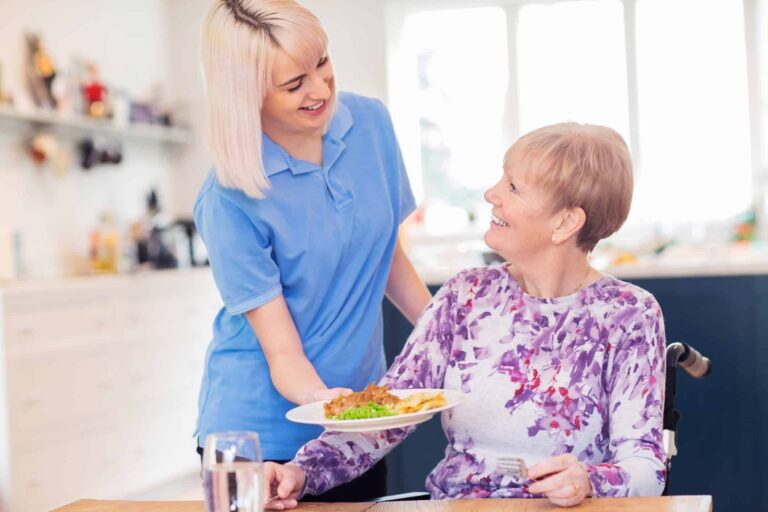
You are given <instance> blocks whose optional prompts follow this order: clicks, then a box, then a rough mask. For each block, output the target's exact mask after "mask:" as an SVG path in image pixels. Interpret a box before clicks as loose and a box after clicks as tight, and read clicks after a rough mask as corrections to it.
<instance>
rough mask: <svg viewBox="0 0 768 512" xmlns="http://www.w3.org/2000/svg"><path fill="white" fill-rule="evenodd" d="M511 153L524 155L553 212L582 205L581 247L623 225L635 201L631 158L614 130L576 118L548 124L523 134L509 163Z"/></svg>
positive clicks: (531, 174)
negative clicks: (583, 217)
mask: <svg viewBox="0 0 768 512" xmlns="http://www.w3.org/2000/svg"><path fill="white" fill-rule="evenodd" d="M513 152H515V153H517V152H519V153H518V154H519V155H521V156H522V157H524V159H525V162H526V168H527V169H529V170H530V178H531V180H532V181H533V182H534V183H536V184H537V185H539V186H542V187H543V188H544V189H545V190H546V191H547V193H548V194H549V195H550V197H551V199H552V211H555V212H556V211H560V210H562V209H564V208H581V209H583V210H584V212H585V213H586V221H585V223H584V226H582V228H581V230H580V231H579V233H578V236H577V239H576V242H577V245H578V246H579V248H581V249H582V250H584V251H586V252H589V251H591V250H592V249H594V248H595V245H597V243H598V242H599V241H600V240H602V239H603V238H606V237H608V236H610V235H612V234H613V233H615V232H616V231H618V230H619V228H620V227H621V226H622V224H624V221H625V220H626V219H627V215H629V208H630V206H631V204H632V191H633V188H634V185H633V178H632V160H631V158H630V155H629V149H628V148H627V144H626V143H625V142H624V139H623V138H622V137H621V135H619V134H618V132H616V131H615V130H613V129H611V128H608V127H605V126H596V125H589V124H577V123H561V124H555V125H551V126H545V127H543V128H539V129H537V130H534V131H532V132H530V133H527V134H525V135H523V136H522V137H520V139H518V140H517V141H516V142H515V143H514V144H513V145H512V147H511V148H510V149H509V151H508V152H507V155H506V156H505V158H504V164H505V166H506V165H507V163H508V162H509V159H510V156H511V154H512V153H513ZM526 176H528V175H526Z"/></svg>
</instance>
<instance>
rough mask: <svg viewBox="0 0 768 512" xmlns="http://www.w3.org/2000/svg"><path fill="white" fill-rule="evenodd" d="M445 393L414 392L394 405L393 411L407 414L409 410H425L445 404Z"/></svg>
mask: <svg viewBox="0 0 768 512" xmlns="http://www.w3.org/2000/svg"><path fill="white" fill-rule="evenodd" d="M446 403H447V402H446V400H445V395H443V393H442V391H441V392H439V393H414V394H412V395H411V396H409V397H408V398H403V399H402V400H400V401H399V402H398V403H396V404H395V405H394V409H395V412H397V413H398V414H407V413H409V412H419V411H426V410H427V409H435V408H437V407H442V406H444V405H445V404H446Z"/></svg>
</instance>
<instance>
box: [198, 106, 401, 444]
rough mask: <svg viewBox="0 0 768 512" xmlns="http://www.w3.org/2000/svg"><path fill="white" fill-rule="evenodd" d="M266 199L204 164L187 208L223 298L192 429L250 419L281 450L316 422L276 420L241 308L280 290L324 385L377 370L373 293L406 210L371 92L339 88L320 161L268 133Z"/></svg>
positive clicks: (275, 399) (355, 380) (275, 400)
mask: <svg viewBox="0 0 768 512" xmlns="http://www.w3.org/2000/svg"><path fill="white" fill-rule="evenodd" d="M263 160H264V167H265V171H266V174H267V175H268V176H269V180H270V182H271V184H272V188H271V189H269V190H267V191H266V198H265V199H252V198H249V197H248V196H246V195H245V194H244V193H243V192H241V191H238V190H233V189H229V188H224V187H222V186H221V185H220V184H219V183H218V181H217V179H216V176H215V173H213V172H212V173H211V174H210V175H209V176H208V178H207V179H206V181H205V183H204V184H203V187H202V190H201V191H200V194H199V196H198V198H197V202H196V203H195V207H194V218H195V224H196V225H197V229H198V230H199V232H200V235H201V236H202V238H203V240H204V242H205V245H206V247H207V249H208V254H209V259H210V262H211V267H212V269H213V275H214V278H215V280H216V285H217V286H218V289H219V292H220V293H221V297H222V299H223V302H224V307H223V308H222V309H221V311H220V312H219V314H218V315H217V316H216V319H215V321H214V324H213V340H212V341H211V344H210V346H209V348H208V352H207V355H206V365H205V373H204V375H203V382H202V388H201V391H200V402H199V417H198V434H199V442H200V444H201V445H202V444H203V442H204V439H205V436H206V435H207V434H209V433H210V432H221V431H226V430H253V431H256V432H258V433H259V436H260V438H261V446H262V451H263V454H264V458H265V459H290V458H292V457H293V456H294V454H295V453H296V451H297V450H298V448H299V447H300V446H301V445H302V444H304V443H305V442H307V441H308V440H310V439H312V438H314V437H316V436H317V435H318V434H319V433H320V432H321V429H320V428H317V427H313V426H307V425H299V424H295V423H292V422H289V421H288V420H286V419H285V413H286V412H287V411H288V410H289V409H291V408H293V407H295V404H293V403H291V402H289V401H288V400H286V399H285V398H283V397H282V396H281V395H280V394H279V393H278V392H277V390H276V389H275V388H274V386H273V385H272V382H271V380H270V375H269V368H268V366H267V362H266V359H265V357H264V353H263V352H262V350H261V347H260V345H259V342H258V340H257V339H256V336H255V334H254V332H253V329H251V327H250V325H249V324H248V321H247V319H246V317H245V315H244V313H246V312H248V311H250V310H252V309H255V308H257V307H259V306H261V305H263V304H265V303H267V302H269V301H271V300H273V299H274V298H275V297H277V296H279V295H280V294H283V295H284V296H285V299H286V302H287V304H288V308H289V310H290V312H291V315H292V316H293V320H294V322H295V323H296V327H297V328H298V331H299V334H300V336H301V339H302V342H303V345H304V352H305V353H306V355H307V357H308V358H309V360H310V361H311V362H312V364H313V365H314V367H315V368H316V369H317V372H318V373H319V375H320V377H321V378H322V379H323V381H324V382H325V383H326V384H327V385H328V386H329V387H336V386H343V387H348V388H352V389H354V390H359V389H362V388H363V387H364V386H365V385H366V384H368V383H369V382H372V381H378V380H379V378H380V377H381V376H382V375H383V372H384V366H385V359H384V350H383V339H382V338H383V336H382V315H381V303H382V299H383V296H384V289H385V285H386V282H387V275H388V274H389V269H390V265H391V262H392V253H393V250H394V245H395V241H396V239H397V230H398V226H399V224H400V222H401V221H402V220H403V219H404V218H405V217H406V216H407V215H408V214H409V213H410V212H411V211H413V209H414V207H415V205H414V199H413V195H412V193H411V190H410V186H409V183H408V179H407V176H406V173H405V168H404V165H403V161H402V158H401V155H400V150H399V147H398V144H397V141H396V139H395V133H394V129H393V127H392V121H391V119H390V117H389V114H388V112H387V110H386V108H385V107H384V105H383V104H382V103H381V102H379V101H378V100H373V99H369V98H364V97H361V96H357V95H353V94H349V93H342V94H339V103H338V109H337V111H336V113H335V114H334V116H333V117H332V119H331V121H330V124H329V128H328V130H327V133H326V135H325V136H324V137H323V165H317V164H314V163H310V162H306V161H302V160H296V159H294V158H292V157H291V156H290V155H289V154H288V153H287V152H286V151H285V150H283V149H282V148H281V147H280V146H278V145H277V144H276V143H275V142H274V141H272V140H271V139H270V138H269V137H267V136H266V135H264V136H263Z"/></svg>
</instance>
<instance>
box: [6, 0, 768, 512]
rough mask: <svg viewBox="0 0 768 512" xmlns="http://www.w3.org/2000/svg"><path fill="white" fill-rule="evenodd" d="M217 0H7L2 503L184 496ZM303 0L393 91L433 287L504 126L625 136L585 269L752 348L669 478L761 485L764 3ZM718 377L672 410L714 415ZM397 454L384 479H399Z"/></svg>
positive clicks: (190, 467)
mask: <svg viewBox="0 0 768 512" xmlns="http://www.w3.org/2000/svg"><path fill="white" fill-rule="evenodd" d="M210 1H211V0H130V1H127V0H63V1H62V0H58V1H53V0H23V1H22V0H0V510H2V511H11V510H12V511H14V512H26V511H33V510H34V511H38V510H47V509H50V508H52V507H55V506H59V505H63V504H65V503H67V502H70V501H73V500H75V499H78V498H83V497H90V498H163V499H172V498H180V497H187V498H191V499H199V498H200V497H201V495H200V492H199V482H198V480H197V478H198V477H197V471H198V469H199V460H198V458H197V456H196V454H195V453H194V443H195V441H194V439H193V438H192V431H193V428H194V421H195V415H196V400H197V391H198V386H199V380H200V376H201V373H202V364H203V357H204V353H205V349H206V344H207V342H208V338H209V335H210V323H211V321H212V320H213V316H214V314H215V312H216V311H217V308H219V307H220V299H219V297H218V295H217V292H216V290H215V288H214V285H213V281H212V278H211V276H210V273H209V270H208V268H207V267H206V266H205V265H206V254H205V247H204V246H203V245H202V243H201V242H200V240H199V237H197V235H196V233H195V231H194V226H193V225H192V224H191V221H190V217H191V208H192V205H193V201H194V199H195V196H196V193H197V190H198V187H199V186H200V184H201V182H202V180H203V178H204V176H205V175H206V173H207V172H208V171H209V169H210V167H211V164H212V159H211V156H210V154H209V152H208V151H207V150H206V147H205V141H204V121H205V112H204V97H203V91H202V83H201V79H200V65H199V62H198V46H199V27H200V24H201V21H202V19H203V17H204V15H205V13H206V11H207V9H208V6H209V5H210ZM303 3H304V4H305V5H306V6H307V7H308V8H310V9H311V10H313V11H314V12H315V13H316V14H317V15H318V16H319V17H320V18H321V20H322V21H323V23H324V25H325V27H326V29H327V31H328V33H329V37H330V41H331V56H332V58H333V62H334V65H335V69H336V74H337V83H338V84H339V88H340V89H342V90H351V91H354V92H357V93H360V94H364V95H369V96H374V97H377V98H381V99H382V100H384V101H385V102H386V104H387V105H388V107H389V108H390V110H391V112H392V116H393V119H394V121H395V125H396V128H397V131H398V135H399V139H400V144H401V146H402V150H403V154H404V157H405V160H406V164H407V167H408V172H409V175H410V179H411V184H412V187H413V189H414V192H415V194H416V196H417V199H418V201H419V210H418V211H417V213H416V214H415V215H413V216H412V218H410V219H409V220H408V223H407V226H405V227H404V231H403V234H404V236H405V237H406V239H407V248H408V251H409V253H410V254H411V257H412V259H413V260H414V262H415V263H416V265H417V267H418V269H419V271H420V273H421V274H422V276H423V277H424V279H425V280H426V281H427V282H428V283H429V284H430V285H432V286H433V287H435V286H439V284H440V283H442V282H444V281H445V279H447V278H448V277H450V276H451V275H452V274H453V273H455V272H456V271H458V270H459V269H461V268H464V267H467V266H471V265H478V264H482V263H483V262H489V261H493V259H494V255H493V254H489V253H487V252H485V251H486V248H485V247H484V245H483V243H482V233H483V232H484V231H485V229H486V228H487V226H488V222H489V218H490V209H489V207H488V206H487V205H486V204H484V202H483V200H482V192H483V190H485V189H486V188H487V187H488V186H490V185H492V184H493V183H494V182H495V181H496V180H497V179H498V176H499V174H500V169H501V159H502V156H503V154H504V151H505V149H506V147H507V146H508V145H509V144H510V143H511V142H513V141H514V140H515V139H516V138H517V137H518V136H519V135H521V134H523V133H525V132H527V131H529V130H531V129H533V128H536V127H539V126H542V125H545V124H550V123H554V122H559V121H563V120H574V121H579V122H590V123H598V124H606V125H609V126H612V127H614V128H615V129H616V130H618V131H619V132H620V133H621V134H622V135H623V136H624V138H625V139H626V140H627V142H628V144H629V145H630V148H631V150H632V154H633V158H634V162H635V170H636V193H635V198H634V204H633V208H632V212H631V214H630V219H629V221H628V222H627V224H626V226H625V227H624V228H623V230H622V232H621V233H619V234H617V235H616V236H614V237H612V238H611V239H610V240H607V241H606V242H604V243H602V244H601V245H600V246H598V248H597V250H596V251H595V253H594V255H593V263H594V265H595V266H597V267H598V268H600V269H603V270H606V271H608V272H612V273H615V274H616V275H617V276H619V277H622V278H625V279H628V280H636V281H637V282H638V283H640V284H641V285H644V286H646V287H648V289H650V290H651V291H652V292H654V293H655V294H656V295H657V297H658V298H659V300H660V302H661V304H662V307H663V308H664V309H665V316H666V317H667V324H668V333H673V334H675V335H676V336H678V337H682V338H686V341H689V342H691V343H694V344H696V343H703V344H704V346H705V348H706V349H708V350H710V352H712V351H714V350H716V347H718V346H719V345H718V344H722V343H723V342H728V343H733V344H735V346H734V345H733V344H732V345H730V346H729V347H730V348H727V347H720V348H719V350H726V351H727V352H728V353H730V354H737V353H738V351H739V350H742V354H744V355H743V356H742V357H743V358H744V359H745V360H747V362H744V361H743V360H741V359H738V360H734V361H733V364H731V363H729V362H728V360H727V359H726V360H724V362H723V363H722V366H721V367H719V368H722V370H723V372H724V373H723V374H722V375H725V376H727V377H728V379H730V377H731V376H732V377H733V379H730V380H729V382H730V384H731V385H741V384H743V385H744V387H751V388H753V389H755V393H754V394H750V398H749V400H751V402H739V401H738V400H731V401H730V402H728V405H725V406H724V407H726V409H727V410H724V411H723V415H724V417H725V416H727V415H728V414H731V415H732V417H733V419H734V421H737V420H738V421H739V422H740V425H741V428H742V434H743V436H746V437H744V438H743V439H745V440H744V441H743V442H742V444H740V445H738V446H736V447H734V446H727V445H726V443H722V444H723V446H722V447H721V448H719V449H713V451H711V453H712V454H715V455H717V456H718V457H719V459H718V460H719V461H720V466H718V467H717V468H715V469H711V470H709V471H708V472H707V473H706V476H700V475H696V474H694V475H693V476H690V477H689V483H687V482H686V480H685V478H684V477H679V478H682V482H681V484H680V485H681V486H682V487H680V488H679V489H680V490H681V491H686V492H689V493H699V494H712V493H715V495H716V501H717V500H718V496H719V497H720V501H719V502H718V509H719V510H724V509H723V508H720V505H721V504H723V502H724V501H725V502H729V501H730V502H731V503H737V504H740V505H748V506H750V505H751V506H752V507H751V508H753V509H758V508H760V507H759V506H758V505H759V504H761V503H762V504H764V505H765V506H766V507H768V494H766V491H764V490H761V487H760V486H759V485H758V484H759V482H760V481H761V480H762V481H763V482H765V481H766V480H768V473H767V472H766V470H765V469H762V467H761V465H760V464H759V463H758V461H759V460H760V457H762V460H765V458H766V457H768V447H766V441H765V439H762V436H761V435H760V432H766V431H768V401H767V400H766V399H765V398H764V397H765V396H768V395H766V394H765V393H762V397H763V398H760V396H761V393H760V392H761V391H768V389H766V388H768V385H767V384H765V383H764V380H765V379H759V377H758V375H759V371H760V366H759V365H760V363H761V362H762V363H767V364H768V349H766V348H765V347H764V346H762V344H761V343H760V341H762V340H763V339H765V338H764V337H763V336H762V335H763V334H765V332H766V331H768V318H766V319H765V322H763V320H762V319H763V316H766V317H768V314H766V311H768V309H766V307H768V245H766V241H767V240H768V0H551V1H550V0H487V1H486V0H476V1H473V0H306V1H304V2H303ZM433 289H434V288H433ZM702 290H703V291H702ZM712 290H718V291H719V292H722V294H721V295H718V296H717V297H715V298H714V299H713V301H714V302H711V303H707V304H708V305H702V306H701V307H700V308H698V309H697V308H690V307H689V308H688V309H685V308H683V309H675V308H676V307H677V305H679V304H688V305H690V304H691V300H690V299H691V298H696V299H697V300H698V299H699V298H701V297H704V299H702V300H705V299H706V297H707V296H708V295H707V293H710V294H711V293H712ZM729 293H731V295H728V294H729ZM667 297H669V298H668V299H667ZM665 301H666V302H665ZM724 304H725V305H727V306H728V307H729V308H730V309H728V310H727V311H726V312H723V305H724ZM387 308H389V306H387ZM386 314H387V316H388V318H389V317H391V316H392V315H393V313H392V311H391V308H389V309H387V311H386ZM729 315H730V316H729ZM740 315H741V316H740ZM393 318H394V317H393ZM400 320H401V319H397V320H393V322H395V323H397V322H399V321H400ZM745 323H746V324H747V327H745V326H744V325H742V324H745ZM764 323H765V325H763V324H764ZM736 324H738V325H739V326H740V327H738V328H733V326H734V325H736ZM393 325H394V324H393ZM403 329H405V328H404V327H403V328H401V329H400V331H402V332H400V331H398V333H397V334H396V335H395V334H393V332H394V330H395V329H394V328H392V329H391V330H390V332H389V333H388V334H387V336H388V347H387V348H388V350H389V351H390V352H396V350H397V346H398V344H399V343H402V339H400V338H402V336H404V335H406V334H407V330H406V331H403ZM718 329H719V330H718ZM694 337H695V338H697V339H690V338H694ZM724 337H729V338H730V340H725V339H722V338H724ZM731 340H732V341H731ZM670 341H671V340H670ZM708 344H709V345H708ZM744 351H746V352H744ZM393 355H394V353H388V356H389V357H392V356H393ZM723 357H724V358H727V355H725V356H723ZM715 361H716V362H715V365H716V368H718V366H717V364H718V361H717V360H715ZM726 367H727V368H731V370H728V371H732V372H733V374H729V373H728V372H727V371H726ZM719 368H718V369H719ZM739 379H742V380H741V381H739V382H735V381H737V380H739ZM714 382H715V384H717V381H714ZM692 389H693V388H692ZM735 389H736V390H739V389H742V391H739V393H743V389H744V388H741V387H736V388H735ZM708 390H710V388H703V387H701V388H699V389H698V390H696V391H694V392H693V395H692V398H691V400H692V402H693V405H689V408H690V410H691V411H692V412H691V416H692V419H691V420H690V423H688V425H689V428H694V426H695V425H696V424H697V422H698V421H699V419H698V417H697V416H696V415H697V414H699V413H698V412H696V411H700V412H701V417H700V418H701V422H702V425H704V424H705V423H706V416H707V413H706V411H707V410H709V411H710V412H711V411H712V409H713V408H715V409H718V410H721V411H722V409H720V406H719V405H713V403H712V402H711V400H710V398H707V396H706V394H705V393H704V392H709V391H708ZM683 391H684V390H683ZM684 407H685V406H684ZM697 407H699V409H697ZM728 407H731V408H732V409H728ZM755 411H757V412H755ZM684 425H685V423H684ZM707 425H709V424H708V423H707ZM722 428H725V426H723V427H722ZM707 429H708V430H707ZM720 429H721V425H720V424H715V425H710V426H709V427H705V426H702V427H701V430H700V431H699V433H700V435H698V434H697V435H695V436H692V438H694V439H692V441H691V442H692V443H693V442H694V440H695V441H696V442H699V443H701V442H703V441H702V440H703V439H704V440H705V439H706V436H705V432H718V431H722V430H720ZM750 436H753V437H750ZM710 441H712V439H711V438H710ZM441 442H442V441H441ZM691 446H693V445H691ZM718 450H719V451H718ZM691 451H692V450H691ZM734 454H735V455H734ZM697 457H699V458H697ZM727 457H730V458H729V459H728V460H727V461H726V462H723V458H727ZM687 458H688V461H689V462H688V464H690V467H692V468H694V467H696V466H697V465H699V466H702V465H706V463H707V461H706V460H705V459H702V458H701V457H700V456H699V454H698V453H690V452H689V453H688V457H687ZM728 461H730V462H728ZM432 463H433V461H429V464H432ZM731 463H732V466H729V464H731ZM753 463H754V464H753ZM397 464H398V462H397V461H395V462H393V466H394V467H395V468H397V467H398V466H397ZM681 464H682V463H681ZM681 467H682V466H681ZM409 471H415V470H413V468H412V467H411V466H408V468H406V469H404V470H403V472H401V473H402V474H401V475H400V476H394V477H393V478H394V480H393V482H394V483H393V490H417V489H406V488H407V487H409V486H410V483H409V482H406V480H407V478H411V476H412V477H413V479H415V481H417V482H418V480H419V478H422V477H423V476H422V475H420V474H416V473H414V474H413V475H411V473H409ZM681 473H684V471H681ZM402 475H407V477H406V476H402ZM728 475H731V476H728ZM733 475H740V476H739V478H741V480H740V481H738V482H736V481H734V483H733V485H730V483H729V482H728V481H727V479H728V478H736V477H735V476H733ZM745 475H746V476H745ZM724 479H725V480H724ZM744 479H746V480H747V483H746V484H745V483H744ZM750 482H752V483H754V484H755V485H754V488H751V487H749V484H750ZM686 485H687V487H686ZM697 485H698V487H697ZM398 486H399V487H398ZM745 488H746V489H747V490H746V491H745V490H744V489H745ZM713 489H715V490H713ZM721 489H722V490H721ZM729 489H731V490H729ZM737 489H738V490H737ZM750 489H751V490H750ZM673 490H674V488H673ZM729 493H732V494H729Z"/></svg>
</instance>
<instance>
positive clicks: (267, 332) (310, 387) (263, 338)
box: [245, 295, 351, 404]
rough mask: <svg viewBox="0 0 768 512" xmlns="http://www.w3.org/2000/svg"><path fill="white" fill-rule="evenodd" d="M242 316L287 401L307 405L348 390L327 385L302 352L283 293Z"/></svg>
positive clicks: (299, 339) (275, 383)
mask: <svg viewBox="0 0 768 512" xmlns="http://www.w3.org/2000/svg"><path fill="white" fill-rule="evenodd" d="M245 316H246V318H247V319H248V322H249V323H250V324H251V328H252V329H253V332H255V333H256V337H257V338H258V340H259V343H260V344H261V349H262V351H264V356H265V357H266V359H267V364H268V365H269V374H270V376H271V378H272V383H273V384H274V386H275V389H277V391H278V392H279V393H280V394H281V395H283V396H284V397H285V398H286V399H287V400H290V401H291V402H293V403H296V404H306V403H309V402H313V401H315V400H323V399H328V398H333V397H334V396H336V395H338V394H339V393H343V392H349V391H351V390H347V389H342V388H334V389H328V388H327V386H326V385H325V383H324V382H323V381H322V379H321V378H320V376H319V375H318V374H317V371H316V370H315V367H314V366H312V363H310V362H309V359H307V357H306V355H304V348H303V346H302V344H301V337H300V336H299V332H298V330H297V329H296V324H294V322H293V318H292V317H291V312H290V311H289V310H288V305H287V304H286V302H285V298H284V297H283V296H282V295H278V296H277V297H276V298H275V299H273V300H271V301H270V302H267V303H266V304H264V305H263V306H259V307H258V308H256V309H253V310H251V311H249V312H247V313H246V314H245Z"/></svg>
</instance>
